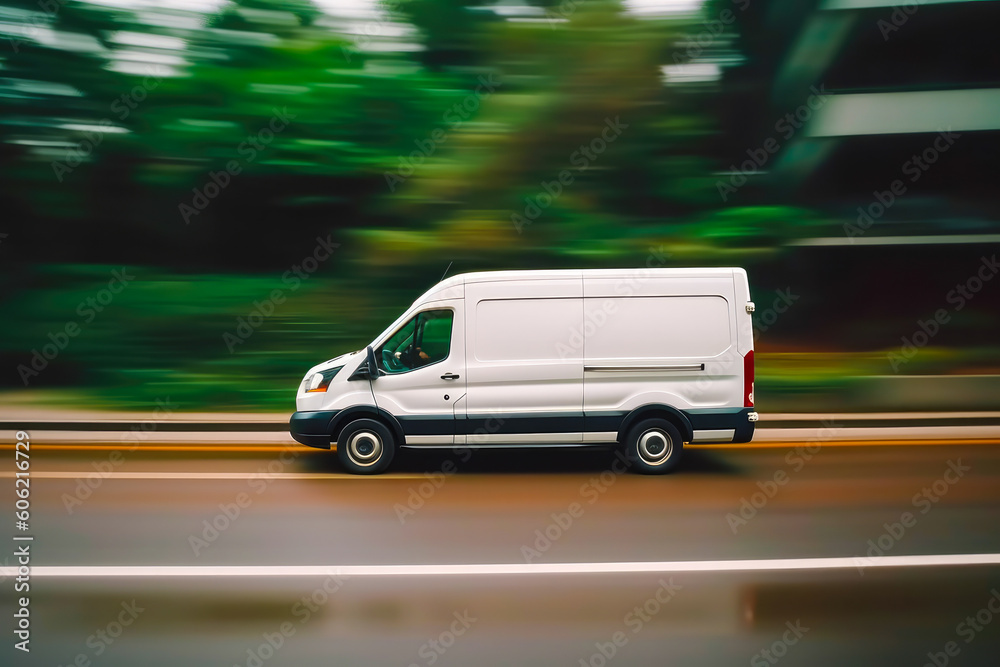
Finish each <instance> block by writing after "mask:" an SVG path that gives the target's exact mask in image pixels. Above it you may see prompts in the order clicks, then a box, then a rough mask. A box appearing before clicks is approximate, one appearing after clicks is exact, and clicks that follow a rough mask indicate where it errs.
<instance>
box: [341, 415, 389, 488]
mask: <svg viewBox="0 0 1000 667" xmlns="http://www.w3.org/2000/svg"><path fill="white" fill-rule="evenodd" d="M395 455H396V440H395V438H393V436H392V432H391V431H390V430H389V429H388V427H386V426H385V424H383V423H382V422H378V421H375V420H374V419H357V420H355V421H352V422H351V423H350V424H348V425H347V426H345V427H344V429H343V430H342V431H341V432H340V437H338V438H337V458H338V459H340V465H342V466H344V468H346V469H347V471H348V472H350V473H354V474H355V475H377V474H378V473H380V472H384V471H385V469H386V468H388V467H389V464H390V463H392V459H393V457H394V456H395Z"/></svg>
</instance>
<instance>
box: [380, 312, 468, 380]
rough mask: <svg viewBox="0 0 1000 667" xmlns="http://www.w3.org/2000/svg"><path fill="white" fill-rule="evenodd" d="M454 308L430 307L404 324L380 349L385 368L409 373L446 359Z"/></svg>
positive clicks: (386, 370)
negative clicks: (430, 308)
mask: <svg viewBox="0 0 1000 667" xmlns="http://www.w3.org/2000/svg"><path fill="white" fill-rule="evenodd" d="M454 319H455V313H454V312H452V311H451V310H426V311H424V312H422V313H418V314H417V315H416V316H414V317H413V319H411V320H409V321H408V322H407V323H406V324H404V325H403V326H401V327H400V328H399V329H398V330H397V331H396V333H394V334H392V336H390V337H389V340H387V341H386V342H385V343H383V344H382V346H381V347H380V348H379V349H378V351H377V352H376V357H377V358H378V360H379V363H380V364H381V365H382V369H383V370H384V371H385V372H386V373H389V374H393V373H405V372H407V371H412V370H414V369H416V368H420V367H421V366H427V365H429V364H433V363H437V362H439V361H443V360H444V359H446V358H447V357H448V352H449V351H450V350H451V328H452V323H453V321H454Z"/></svg>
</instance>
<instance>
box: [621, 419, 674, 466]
mask: <svg viewBox="0 0 1000 667" xmlns="http://www.w3.org/2000/svg"><path fill="white" fill-rule="evenodd" d="M683 450H684V443H683V440H682V439H681V434H680V432H679V431H678V430H677V427H675V426H674V425H673V424H671V423H670V422H668V421H667V420H666V419H644V420H642V421H641V422H639V423H638V424H636V425H635V426H633V427H632V428H631V429H629V432H628V436H627V437H626V438H625V456H626V457H627V458H628V460H629V463H631V464H632V469H633V470H635V471H636V472H639V473H643V474H646V475H657V474H662V473H665V472H669V471H670V470H673V469H674V468H676V467H677V464H678V463H679V462H680V460H681V454H682V452H683Z"/></svg>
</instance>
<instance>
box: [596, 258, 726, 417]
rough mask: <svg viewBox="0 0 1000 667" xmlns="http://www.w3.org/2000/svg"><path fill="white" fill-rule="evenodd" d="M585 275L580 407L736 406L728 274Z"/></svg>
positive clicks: (600, 409) (625, 409) (605, 409)
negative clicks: (628, 278) (624, 284)
mask: <svg viewBox="0 0 1000 667" xmlns="http://www.w3.org/2000/svg"><path fill="white" fill-rule="evenodd" d="M616 290H617V291H621V282H620V281H619V280H617V279H604V278H590V277H585V278H584V293H585V298H584V321H585V345H584V409H585V411H587V412H588V414H589V413H590V412H592V411H594V412H601V413H608V412H612V413H627V412H629V411H631V410H632V409H634V408H637V407H640V406H642V405H648V404H663V405H668V406H671V407H674V408H677V409H681V410H686V409H692V408H719V407H738V406H741V405H742V403H741V392H742V357H741V356H740V355H739V353H738V352H737V351H736V335H737V332H736V324H735V321H734V316H733V313H734V309H733V297H734V295H733V283H732V278H731V276H730V275H729V274H728V272H727V274H725V275H718V274H717V275H715V276H711V277H709V276H681V277H677V278H673V277H648V278H646V279H645V280H642V281H633V282H632V283H630V284H628V293H627V294H625V295H618V294H615V292H616Z"/></svg>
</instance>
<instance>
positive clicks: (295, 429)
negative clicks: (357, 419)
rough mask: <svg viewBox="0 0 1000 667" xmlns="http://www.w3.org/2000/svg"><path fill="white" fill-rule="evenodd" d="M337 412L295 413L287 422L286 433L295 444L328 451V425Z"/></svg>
mask: <svg viewBox="0 0 1000 667" xmlns="http://www.w3.org/2000/svg"><path fill="white" fill-rule="evenodd" d="M338 412H339V410H315V411H310V412H296V413H295V414H293V415H292V418H291V419H290V420H288V431H289V433H291V434H292V437H293V438H295V440H296V441H297V442H301V443H302V444H303V445H308V446H310V447H317V448H319V449H330V440H331V436H330V424H331V423H332V422H333V418H334V417H336V416H337V413H338Z"/></svg>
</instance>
